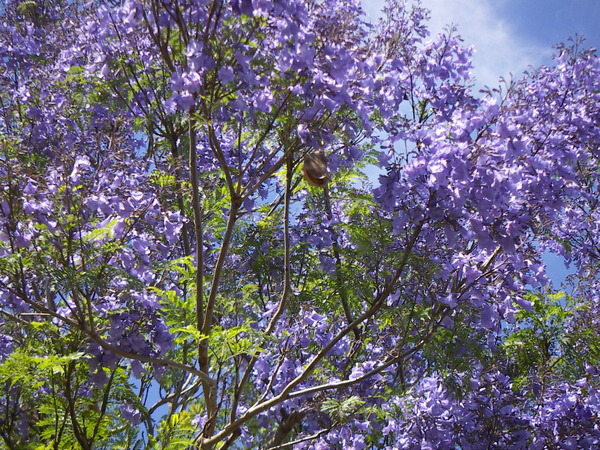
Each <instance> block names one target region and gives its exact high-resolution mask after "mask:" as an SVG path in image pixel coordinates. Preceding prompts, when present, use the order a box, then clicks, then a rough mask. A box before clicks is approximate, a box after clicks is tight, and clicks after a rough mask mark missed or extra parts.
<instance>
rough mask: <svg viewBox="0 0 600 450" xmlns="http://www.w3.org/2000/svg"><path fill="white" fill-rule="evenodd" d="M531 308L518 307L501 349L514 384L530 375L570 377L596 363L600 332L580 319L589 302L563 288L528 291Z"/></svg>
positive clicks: (599, 360)
mask: <svg viewBox="0 0 600 450" xmlns="http://www.w3.org/2000/svg"><path fill="white" fill-rule="evenodd" d="M527 300H529V301H530V302H531V310H526V309H524V308H521V307H520V308H519V311H518V313H517V315H516V324H515V327H514V331H512V332H511V333H510V334H508V336H507V337H506V339H505V340H504V342H503V345H502V349H503V352H504V354H505V355H506V357H507V359H508V361H510V364H511V371H512V372H513V374H512V375H513V377H514V379H515V388H517V389H518V388H519V387H520V386H523V385H526V384H527V383H528V382H529V381H530V380H531V379H536V380H541V381H542V382H549V381H550V380H553V379H562V380H567V381H574V380H577V379H579V378H581V377H584V376H585V374H586V370H585V366H586V364H589V365H592V366H594V365H598V363H600V335H599V334H598V333H597V330H593V329H591V328H590V327H589V326H586V325H585V321H583V322H581V321H580V318H581V317H584V316H585V314H586V312H587V310H588V309H589V307H590V306H589V304H587V303H586V302H580V301H578V299H576V298H574V297H571V296H569V295H567V294H566V293H564V292H558V293H550V294H546V295H544V294H541V293H540V294H530V295H529V296H528V298H527Z"/></svg>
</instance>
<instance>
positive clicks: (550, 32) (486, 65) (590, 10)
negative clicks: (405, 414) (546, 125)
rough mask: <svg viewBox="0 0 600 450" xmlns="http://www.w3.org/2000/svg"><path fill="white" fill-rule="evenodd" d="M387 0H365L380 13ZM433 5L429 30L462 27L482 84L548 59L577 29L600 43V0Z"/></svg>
mask: <svg viewBox="0 0 600 450" xmlns="http://www.w3.org/2000/svg"><path fill="white" fill-rule="evenodd" d="M383 3H384V1H383V0H363V5H364V9H365V11H366V12H367V14H369V15H370V16H372V17H374V16H376V14H377V12H378V11H379V10H380V9H381V6H382V5H383ZM422 3H423V5H424V6H425V7H426V8H428V9H429V10H431V21H430V30H431V31H432V32H434V33H437V32H440V31H442V30H443V29H444V27H445V26H446V25H448V24H454V25H456V26H458V30H459V33H460V34H461V36H462V37H463V38H464V41H465V45H472V46H473V47H474V48H475V50H476V54H475V56H474V58H473V61H474V64H475V69H474V71H473V74H474V76H475V77H476V78H477V80H478V85H479V86H483V85H488V86H497V85H498V79H499V77H500V76H504V77H508V76H509V74H510V73H512V74H513V75H514V76H515V78H517V77H518V75H519V74H521V73H522V71H523V70H525V69H527V67H529V66H538V65H540V64H548V63H550V61H551V55H552V52H553V49H552V47H553V46H554V45H555V44H557V43H559V42H564V41H566V40H567V38H568V37H569V36H574V35H575V34H576V33H578V34H582V35H585V36H586V38H587V41H586V45H587V46H589V47H594V48H600V0H423V1H422Z"/></svg>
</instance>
